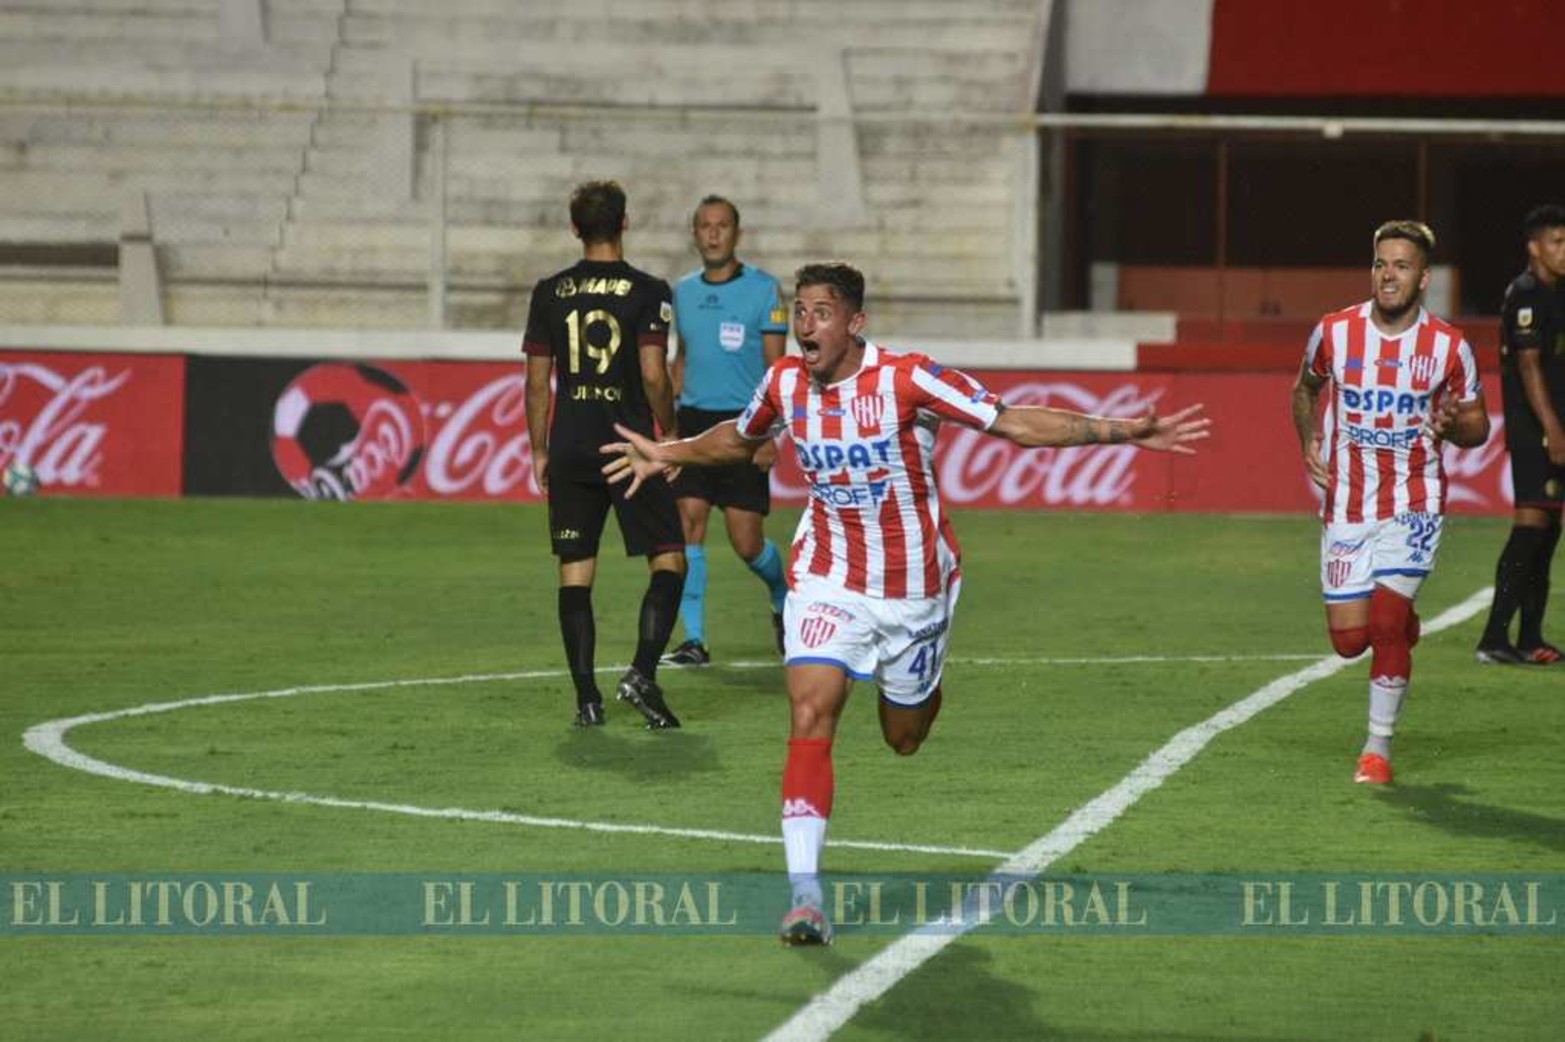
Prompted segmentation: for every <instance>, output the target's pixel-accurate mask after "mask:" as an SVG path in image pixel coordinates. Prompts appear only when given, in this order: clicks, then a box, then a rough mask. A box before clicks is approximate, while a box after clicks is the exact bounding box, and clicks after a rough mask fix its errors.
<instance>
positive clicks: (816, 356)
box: [799, 340, 821, 365]
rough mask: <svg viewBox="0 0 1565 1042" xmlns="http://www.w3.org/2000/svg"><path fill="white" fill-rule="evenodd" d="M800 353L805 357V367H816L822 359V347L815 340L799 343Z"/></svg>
mask: <svg viewBox="0 0 1565 1042" xmlns="http://www.w3.org/2000/svg"><path fill="white" fill-rule="evenodd" d="M799 352H800V354H802V355H803V356H804V364H805V365H814V364H815V363H816V362H819V361H820V359H821V345H819V344H817V343H816V342H815V341H813V340H801V341H799Z"/></svg>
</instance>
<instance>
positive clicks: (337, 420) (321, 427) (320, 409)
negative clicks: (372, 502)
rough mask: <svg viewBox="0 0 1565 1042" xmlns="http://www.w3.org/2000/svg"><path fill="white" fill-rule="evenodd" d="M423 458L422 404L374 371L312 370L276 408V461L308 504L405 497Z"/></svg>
mask: <svg viewBox="0 0 1565 1042" xmlns="http://www.w3.org/2000/svg"><path fill="white" fill-rule="evenodd" d="M423 458H424V417H423V408H422V405H421V404H420V402H419V400H418V398H417V397H416V396H414V395H413V394H412V392H410V391H409V390H408V389H407V387H406V386H405V385H404V384H403V383H402V381H400V380H398V379H397V378H396V377H394V376H392V375H391V374H390V373H387V372H386V371H385V370H382V369H376V368H374V367H373V366H368V365H351V364H345V363H340V362H326V363H322V364H320V365H315V366H311V367H310V368H309V369H306V370H305V371H304V372H303V373H300V374H299V375H298V376H297V377H295V378H294V380H293V381H292V382H291V383H289V385H288V386H287V387H286V388H284V389H283V393H282V394H281V395H279V396H278V398H277V403H276V405H275V406H274V407H273V409H272V459H273V461H274V462H275V463H276V464H277V469H278V472H279V473H281V474H282V476H283V479H284V480H285V481H287V482H288V484H289V485H291V486H292V487H293V488H294V490H295V491H296V492H298V493H299V494H300V495H301V496H304V497H305V498H307V499H384V498H388V497H392V496H397V495H402V494H405V493H406V492H407V491H409V488H408V486H409V483H410V481H411V480H412V478H413V477H414V476H415V475H416V474H417V473H418V469H419V464H420V463H421V462H422V461H423Z"/></svg>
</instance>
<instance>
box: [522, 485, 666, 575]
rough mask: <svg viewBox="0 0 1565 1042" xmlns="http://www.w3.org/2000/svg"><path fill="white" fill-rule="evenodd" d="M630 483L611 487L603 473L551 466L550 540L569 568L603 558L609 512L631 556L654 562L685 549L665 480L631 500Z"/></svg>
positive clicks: (637, 494) (556, 554)
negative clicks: (601, 551) (656, 556)
mask: <svg viewBox="0 0 1565 1042" xmlns="http://www.w3.org/2000/svg"><path fill="white" fill-rule="evenodd" d="M628 486H629V482H621V483H620V484H617V485H611V484H609V483H608V482H607V481H606V480H604V477H603V475H602V474H599V473H597V472H583V471H579V470H573V469H569V468H567V469H563V470H562V471H561V472H559V473H556V471H555V469H554V467H553V466H552V465H551V466H550V467H549V541H550V543H551V544H552V545H553V547H554V555H555V556H556V557H558V558H559V559H560V560H561V561H562V562H564V563H567V564H568V563H570V562H572V561H583V560H586V559H587V558H589V557H597V556H598V543H599V541H600V540H601V539H602V538H603V523H604V521H605V520H606V519H607V518H608V516H609V507H611V506H612V507H613V508H614V516H615V518H616V519H617V520H618V521H619V531H620V536H621V537H622V538H623V539H624V540H625V556H627V557H648V556H651V555H654V554H663V553H670V552H672V551H675V550H679V551H683V550H684V549H685V533H684V529H683V528H682V527H681V526H680V523H679V509H678V507H676V506H675V505H674V492H673V489H671V488H669V486H668V482H667V481H664V480H663V478H662V477H656V478H653V479H652V480H651V481H648V482H645V483H644V484H643V485H642V486H641V487H640V488H639V489H637V490H636V494H635V495H634V496H633V497H631V498H629V499H626V498H625V489H626V488H627V487H628Z"/></svg>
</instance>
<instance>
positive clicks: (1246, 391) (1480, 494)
mask: <svg viewBox="0 0 1565 1042" xmlns="http://www.w3.org/2000/svg"><path fill="white" fill-rule="evenodd" d="M1177 350H1178V349H1173V350H1172V351H1170V352H1168V353H1166V354H1165V355H1158V356H1155V357H1158V358H1160V359H1164V360H1166V358H1167V357H1168V355H1174V354H1177ZM1291 355H1292V352H1290V359H1291ZM1193 360H1195V361H1197V362H1198V363H1199V359H1193ZM974 375H976V376H978V377H979V378H980V379H981V380H983V381H984V382H985V383H986V384H988V385H989V386H990V387H992V388H993V389H994V390H995V391H997V392H999V393H1000V394H1001V395H1002V396H1003V397H1005V399H1006V400H1007V401H1010V402H1013V403H1017V404H1022V403H1032V404H1039V405H1052V406H1058V407H1061V408H1068V409H1075V410H1080V411H1085V412H1097V413H1106V414H1110V415H1134V414H1138V413H1140V412H1142V411H1144V410H1145V409H1146V408H1147V407H1148V406H1152V407H1155V408H1157V409H1159V410H1160V411H1165V412H1166V411H1168V410H1169V409H1172V408H1176V407H1179V406H1183V405H1186V404H1190V403H1194V402H1201V403H1204V404H1205V406H1206V410H1207V412H1208V414H1209V415H1211V416H1212V417H1213V418H1214V419H1215V420H1216V425H1215V429H1214V433H1213V436H1212V438H1211V439H1210V440H1209V441H1207V442H1206V443H1204V444H1203V445H1202V447H1201V451H1200V454H1199V455H1197V456H1195V457H1174V456H1168V455H1164V454H1158V453H1144V452H1138V451H1136V450H1134V449H1130V448H1126V447H1124V446H1092V447H1082V448H1068V449H1042V450H1028V451H1024V450H1022V449H1019V448H1017V447H1016V446H1014V445H1011V444H1010V443H1008V442H1002V441H999V440H998V439H994V438H989V437H986V436H983V435H980V434H978V433H976V432H973V431H966V430H961V429H959V428H954V427H951V426H949V425H948V426H947V428H946V429H945V430H944V431H943V433H942V435H941V440H940V450H939V453H938V455H937V465H938V468H939V481H940V485H941V487H942V489H943V490H944V492H945V495H946V498H947V500H948V501H949V502H950V503H951V504H952V505H953V506H959V507H998V508H1010V509H1076V510H1132V511H1164V510H1189V511H1265V512H1309V511H1312V510H1314V509H1315V503H1316V501H1315V497H1314V494H1313V492H1312V490H1311V489H1310V487H1309V485H1308V483H1307V481H1306V480H1305V478H1304V473H1303V469H1302V467H1301V466H1300V465H1299V462H1298V450H1297V447H1296V443H1295V439H1294V436H1293V431H1292V428H1291V424H1290V420H1289V416H1288V390H1289V387H1290V385H1291V382H1292V371H1291V369H1277V370H1274V371H1267V372H1253V371H1233V370H1223V369H1215V368H1214V369H1207V370H1191V369H1165V370H1163V371H1156V372H1153V371H1144V372H1137V373H1086V372H1022V371H1013V370H1006V371H987V372H986V371H975V373H974ZM523 388H524V380H523V377H522V371H521V367H520V366H519V365H515V364H510V363H501V362H401V361H397V362H373V363H363V364H352V363H345V362H323V363H317V362H314V361H310V360H298V359H252V358H244V359H240V358H210V357H190V358H184V357H180V356H171V355H150V356H149V355H128V354H92V355H85V354H76V353H19V352H9V353H0V465H4V464H5V463H8V462H9V461H10V460H11V459H13V458H14V459H19V460H22V461H23V462H27V463H29V464H31V465H32V466H33V467H34V469H35V470H36V471H37V472H38V474H39V477H40V478H41V479H42V481H43V484H44V492H45V493H46V494H54V493H61V494H68V495H145V496H169V495H179V494H181V493H184V494H187V495H305V496H309V497H312V498H343V497H345V493H344V490H345V489H350V488H351V489H356V490H357V492H356V493H347V495H351V496H352V498H381V499H394V498H407V499H463V500H480V499H499V500H510V501H518V502H526V501H534V500H537V499H538V498H540V497H539V493H538V488H537V484H536V482H534V480H533V477H532V468H531V458H530V447H529V443H528V438H527V428H526V416H525V409H524V404H523V393H522V392H523ZM1486 391H1487V393H1488V394H1489V396H1490V401H1491V402H1492V403H1495V404H1496V405H1497V404H1498V402H1499V397H1498V387H1496V386H1494V381H1493V380H1492V379H1490V380H1488V381H1486ZM290 403H291V404H290ZM317 410H319V415H328V416H329V415H336V416H338V419H339V420H341V418H342V416H343V415H346V414H348V413H351V414H352V415H353V417H354V418H355V419H354V420H353V425H352V430H353V431H354V432H355V433H354V436H353V438H352V440H351V442H348V441H341V440H340V438H341V437H342V436H341V435H340V434H339V435H337V436H336V437H337V439H339V440H331V439H328V441H327V442H326V443H325V448H322V447H321V445H320V444H315V445H313V446H309V448H310V449H311V450H312V451H313V453H314V456H315V457H316V458H317V460H318V461H319V462H318V463H314V464H312V463H311V461H310V459H311V451H306V447H307V443H310V442H311V441H312V439H311V437H310V433H309V432H310V430H311V427H312V424H313V425H314V426H315V427H322V426H323V424H321V423H317V422H315V421H314V420H313V419H312V418H311V414H312V413H314V412H316V411H317ZM289 417H292V419H290V418H289ZM1494 421H1495V424H1496V432H1497V434H1496V436H1495V437H1493V438H1491V439H1490V442H1489V444H1488V445H1487V446H1485V447H1484V448H1482V449H1479V450H1475V451H1471V452H1460V451H1456V450H1448V454H1447V468H1448V470H1449V472H1450V473H1451V475H1452V479H1453V480H1452V494H1451V506H1452V509H1453V510H1455V511H1460V512H1466V513H1491V514H1493V513H1504V512H1507V511H1508V510H1509V509H1510V502H1511V497H1510V487H1509V476H1508V473H1507V471H1506V467H1505V453H1504V450H1503V446H1502V443H1501V441H1500V440H1499V437H1498V430H1499V424H1500V423H1501V422H1502V421H1501V419H1500V417H1499V416H1498V415H1495V416H1494ZM342 422H347V421H342ZM324 426H325V429H332V428H330V425H329V424H328V425H324ZM316 440H317V441H318V439H316ZM345 446H346V448H344V447H345ZM328 458H329V459H328ZM773 484H774V488H775V490H776V493H777V499H778V502H779V503H783V504H800V503H802V502H803V501H804V497H805V488H804V483H803V480H802V478H801V474H800V470H799V467H798V464H797V462H796V461H795V460H794V458H793V456H792V453H791V452H788V451H787V450H786V449H785V450H784V452H783V454H782V462H781V464H780V465H779V466H778V468H777V470H776V472H775V474H774V478H773Z"/></svg>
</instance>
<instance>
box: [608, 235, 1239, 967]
mask: <svg viewBox="0 0 1565 1042" xmlns="http://www.w3.org/2000/svg"><path fill="white" fill-rule="evenodd" d="M865 325H866V317H865V313H864V276H863V275H862V274H860V273H859V271H858V270H857V269H855V268H853V267H852V266H850V265H847V264H840V263H832V264H810V265H806V266H805V267H803V268H800V269H799V271H798V273H797V286H796V289H795V295H794V300H793V333H794V337H795V339H796V340H797V341H798V343H799V347H800V348H801V350H802V354H801V355H800V356H788V357H785V358H783V359H781V360H779V361H777V362H775V363H773V364H772V366H771V367H770V368H769V369H767V371H766V374H765V376H764V377H763V378H762V380H761V383H760V385H759V386H758V387H757V388H756V389H755V392H754V394H753V396H752V397H751V399H750V403H749V405H748V406H747V407H746V408H745V410H744V411H743V412H742V413H741V414H740V415H739V417H738V418H737V419H736V420H733V421H730V422H727V423H722V424H718V425H717V426H715V427H713V428H711V429H710V430H708V431H706V432H705V433H703V434H701V435H700V436H699V437H696V438H690V439H685V440H682V441H672V442H663V443H657V442H654V441H653V440H652V439H650V438H648V437H646V436H645V435H643V434H641V433H638V432H635V431H632V430H631V429H629V428H628V427H622V428H620V433H621V434H622V435H623V436H624V438H625V439H626V440H624V441H621V442H619V443H617V444H611V445H605V446H604V447H603V451H604V452H605V453H608V454H611V455H615V456H617V458H615V459H613V460H611V461H610V462H609V463H608V464H607V465H606V466H605V467H604V472H605V473H606V474H608V475H609V477H610V478H611V479H612V480H615V481H622V480H625V479H627V478H628V479H629V480H630V488H629V491H630V492H632V493H634V492H635V491H636V490H637V489H638V488H640V487H642V486H643V485H644V484H645V482H647V480H648V479H650V478H652V477H653V476H654V475H657V474H659V473H662V472H664V471H665V470H667V469H668V468H669V467H672V466H681V465H685V464H713V463H732V462H738V461H741V460H746V459H749V458H751V457H752V456H753V455H754V453H755V452H756V451H757V450H758V449H759V448H760V447H761V446H763V445H765V444H767V443H768V442H769V440H770V438H771V437H772V435H773V434H775V433H777V432H778V431H780V430H786V431H787V432H788V434H789V435H790V437H791V438H792V439H793V443H794V447H795V448H796V449H797V451H798V455H799V463H800V466H801V467H802V468H803V470H804V473H805V476H806V478H807V479H808V481H809V483H810V504H809V508H808V509H807V510H806V511H805V513H804V516H803V517H802V518H801V519H800V521H799V528H798V532H797V533H796V535H795V538H794V543H793V552H792V555H791V561H790V564H789V592H788V597H787V602H786V607H785V610H784V640H785V644H786V650H785V654H784V659H785V662H786V666H787V684H788V698H789V703H790V706H791V712H792V728H791V733H790V737H789V740H788V758H787V762H786V764H785V766H784V768H783V778H782V833H783V843H784V849H785V851H786V856H787V865H788V875H789V879H790V881H791V883H792V887H793V906H792V908H791V909H790V911H789V912H788V915H787V916H786V917H785V918H784V919H783V923H782V930H781V934H782V939H783V940H784V941H785V942H787V943H789V944H826V943H829V941H830V940H831V924H830V923H829V921H828V920H827V918H826V915H825V913H824V911H823V910H822V895H821V884H820V877H819V872H820V859H821V852H822V850H823V848H824V847H825V842H826V823H827V820H828V819H829V818H830V816H831V809H832V796H833V792H834V788H835V786H834V781H833V775H832V759H831V747H832V740H833V738H834V737H835V735H836V733H837V721H838V719H839V717H840V716H841V714H842V710H843V706H844V705H845V704H846V702H847V698H848V691H849V689H850V688H851V686H852V684H853V681H855V680H869V681H873V682H874V683H875V685H876V687H877V688H879V691H880V702H879V710H880V729H881V734H882V735H883V736H884V737H885V740H886V744H887V745H889V746H890V747H891V748H892V749H893V750H895V751H896V752H897V753H898V754H899V755H902V756H907V755H911V754H912V753H914V752H916V751H917V750H918V747H919V745H920V744H922V742H923V741H924V739H925V737H926V736H927V735H928V734H929V729H930V726H931V725H932V724H933V723H934V721H935V716H936V714H938V713H939V711H940V704H941V684H940V678H941V671H942V668H943V667H944V665H945V658H946V647H947V643H948V641H949V640H950V635H951V614H952V610H953V609H954V608H955V606H956V600H957V594H958V591H959V590H960V588H961V569H960V564H959V552H958V547H957V542H956V536H955V534H954V533H953V531H952V529H951V521H950V518H949V517H948V516H947V515H946V512H945V508H944V506H943V504H942V503H941V500H940V494H939V490H938V489H937V487H936V485H935V472H934V446H935V430H936V427H937V425H938V423H939V421H941V420H949V421H952V422H954V423H959V424H963V425H965V426H968V427H972V428H975V429H978V430H982V431H985V432H987V433H989V434H992V435H995V436H997V437H1001V438H1005V439H1007V440H1009V441H1012V442H1015V443H1016V444H1018V445H1022V446H1025V447H1042V446H1059V445H1090V444H1096V443H1100V442H1102V443H1109V444H1131V445H1135V446H1138V447H1140V448H1144V449H1157V450H1161V451H1166V452H1180V453H1192V452H1194V451H1195V450H1194V448H1193V447H1192V446H1191V444H1190V443H1191V442H1194V441H1196V440H1199V439H1201V438H1205V437H1206V436H1207V434H1208V431H1207V428H1208V426H1209V424H1210V421H1209V420H1206V419H1204V418H1201V417H1200V416H1199V413H1200V411H1201V407H1200V406H1199V405H1196V406H1191V407H1190V408H1187V409H1183V410H1181V411H1179V412H1176V413H1174V414H1173V415H1171V416H1168V417H1165V418H1160V417H1158V416H1157V415H1156V414H1155V413H1153V412H1152V411H1151V410H1148V412H1147V413H1146V415H1144V416H1141V417H1138V418H1134V419H1109V418H1105V417H1099V416H1086V415H1083V414H1081V413H1074V412H1067V411H1064V410H1060V409H1050V408H1044V407H1039V406H1007V405H1005V404H1004V403H1003V402H1001V401H1000V399H999V398H997V397H996V396H995V395H994V394H993V393H991V392H990V391H989V390H987V389H986V388H985V387H983V386H982V385H981V384H979V383H978V382H977V381H976V380H974V379H973V378H972V377H970V376H968V375H966V374H965V373H962V372H959V371H957V370H955V369H948V368H945V367H942V366H940V365H938V364H937V363H935V362H933V361H931V360H930V359H929V358H926V357H924V356H922V355H916V354H908V355H897V354H893V353H892V352H890V351H887V350H885V349H883V348H881V347H880V346H879V345H877V344H874V343H872V342H870V341H868V340H866V339H864V338H863V336H862V333H863V332H864V328H865Z"/></svg>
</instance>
